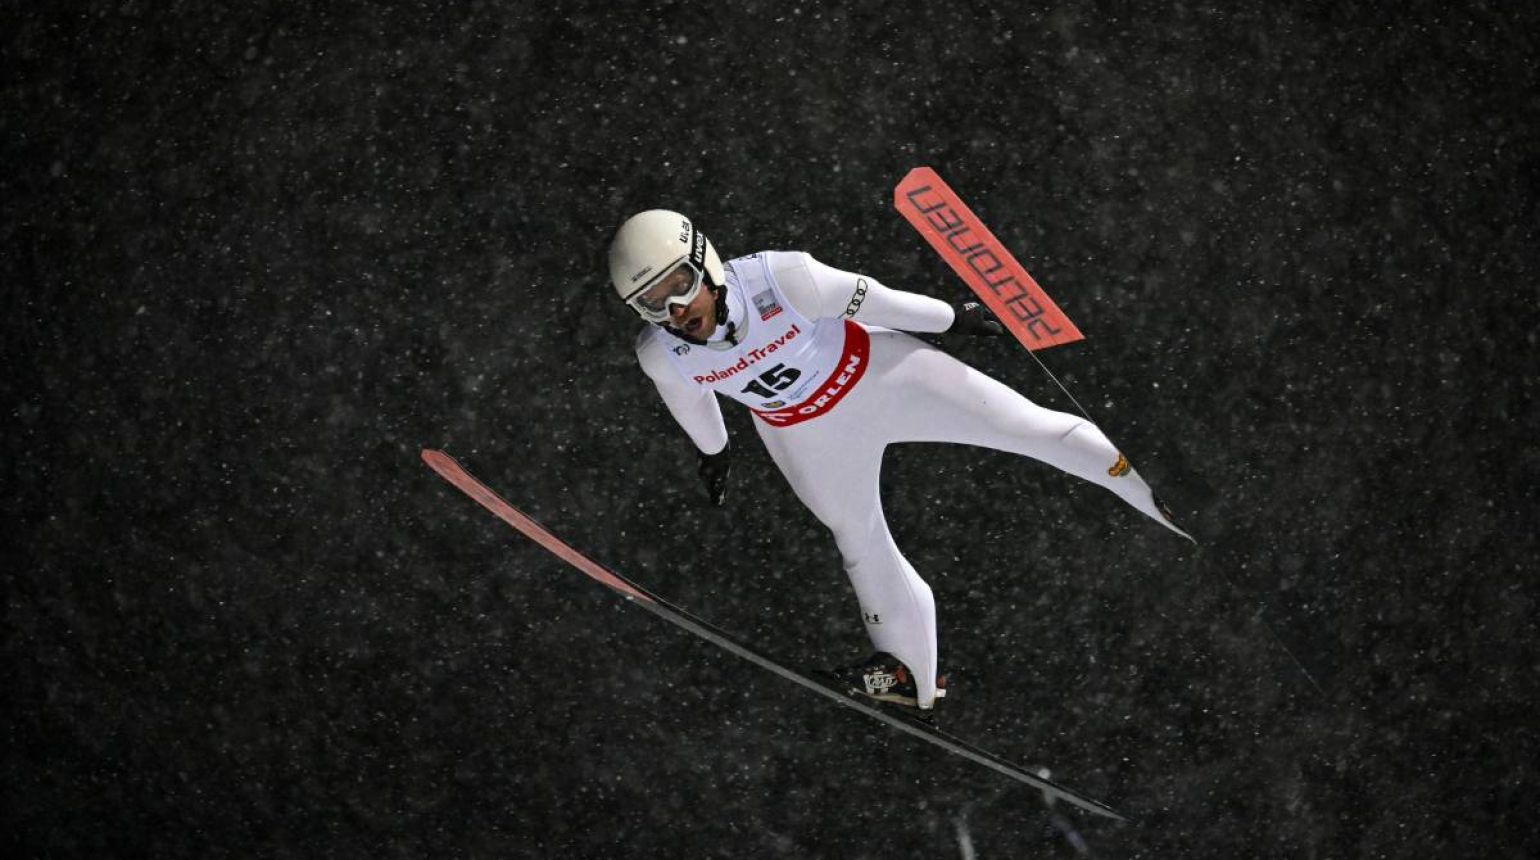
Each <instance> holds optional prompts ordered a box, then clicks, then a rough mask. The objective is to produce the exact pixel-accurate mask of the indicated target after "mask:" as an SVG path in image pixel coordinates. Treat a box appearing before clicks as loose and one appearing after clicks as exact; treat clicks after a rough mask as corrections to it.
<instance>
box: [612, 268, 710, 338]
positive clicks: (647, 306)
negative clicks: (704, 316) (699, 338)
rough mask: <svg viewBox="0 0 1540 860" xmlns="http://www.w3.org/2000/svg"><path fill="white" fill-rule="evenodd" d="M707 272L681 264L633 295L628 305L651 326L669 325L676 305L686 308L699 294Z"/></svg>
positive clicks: (627, 302) (627, 301)
mask: <svg viewBox="0 0 1540 860" xmlns="http://www.w3.org/2000/svg"><path fill="white" fill-rule="evenodd" d="M705 277H706V272H705V270H704V269H702V268H701V267H700V266H697V265H695V264H694V263H691V262H690V261H689V260H680V261H679V262H678V263H676V264H674V265H673V266H671V267H670V268H669V269H668V270H666V271H665V272H664V273H663V274H662V275H661V276H659V277H657V278H653V279H652V280H650V281H648V282H647V284H646V285H645V286H643V287H642V288H641V289H639V290H637V291H636V292H634V293H632V294H631V297H630V298H629V299H626V304H628V305H630V306H631V309H632V310H634V311H636V313H637V315H639V316H640V317H641V318H642V319H644V320H647V321H648V322H655V323H663V322H668V321H669V319H670V318H671V317H672V314H671V313H670V311H671V310H672V308H673V306H674V305H687V304H689V303H690V302H692V301H695V297H696V296H697V295H699V294H700V288H701V284H702V283H703V282H704V281H705Z"/></svg>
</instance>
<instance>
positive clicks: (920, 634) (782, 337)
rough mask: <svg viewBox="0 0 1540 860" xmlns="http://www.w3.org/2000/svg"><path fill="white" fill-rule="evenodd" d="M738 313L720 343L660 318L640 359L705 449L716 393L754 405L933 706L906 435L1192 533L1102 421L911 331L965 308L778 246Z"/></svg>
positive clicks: (740, 270)
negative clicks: (1030, 467)
mask: <svg viewBox="0 0 1540 860" xmlns="http://www.w3.org/2000/svg"><path fill="white" fill-rule="evenodd" d="M726 280H727V308H728V319H729V320H731V321H732V322H733V324H734V326H735V328H736V334H737V340H738V342H737V344H732V343H729V342H728V341H727V340H726V328H727V327H726V325H725V321H722V320H719V321H718V326H717V329H716V331H714V332H713V334H712V337H711V338H710V339H708V342H707V344H706V345H704V346H701V345H691V344H688V343H686V342H684V341H683V340H680V339H678V338H675V337H673V336H672V335H670V334H668V333H667V332H665V331H663V330H662V329H660V328H658V327H656V326H649V327H648V328H647V329H646V330H645V331H643V332H642V334H641V336H640V337H639V338H638V340H637V358H638V360H639V361H640V362H641V365H642V369H643V370H644V371H645V372H646V373H647V375H648V376H649V377H650V378H651V379H652V380H653V382H654V384H655V385H656V386H657V389H658V393H659V394H660V395H661V396H662V398H663V402H664V403H665V404H666V405H667V406H668V409H669V412H670V413H672V414H673V416H674V419H675V420H676V421H678V423H679V425H680V426H681V427H682V428H684V430H685V432H686V433H687V434H689V436H690V438H691V439H692V440H693V441H694V442H695V444H696V446H697V447H698V448H700V450H701V451H703V452H705V453H707V454H713V453H717V452H720V451H721V450H722V449H723V448H725V447H726V445H727V430H726V426H725V425H724V423H723V421H722V413H721V410H720V408H719V406H718V404H717V399H716V397H715V396H714V395H715V394H722V395H726V396H728V397H731V398H733V399H734V400H738V401H739V402H741V403H743V404H745V405H746V406H748V407H749V409H750V410H752V411H753V412H754V414H755V417H756V420H755V422H754V426H755V429H756V430H757V431H758V432H759V436H760V438H761V439H762V440H763V441H764V443H765V448H766V449H767V450H768V451H769V452H770V457H771V459H772V460H774V461H775V464H776V466H778V467H779V468H780V470H781V473H782V474H784V475H785V476H786V480H787V481H788V482H789V483H790V484H791V487H792V490H793V491H794V492H795V493H796V494H797V498H799V499H800V500H801V501H802V503H803V504H805V505H807V507H808V509H809V510H811V511H812V512H813V515H814V516H816V517H817V518H818V519H819V521H820V522H822V523H823V524H824V525H825V526H827V527H828V529H829V530H830V531H831V532H833V534H834V540H835V542H836V544H837V545H838V547H839V551H840V555H841V557H842V559H843V561H844V566H845V573H846V574H847V575H848V576H849V578H850V583H851V585H852V586H853V587H854V588H855V592H856V599H857V601H858V603H859V605H860V610H861V617H862V620H863V622H864V624H865V625H866V631H867V634H868V636H870V638H871V641H872V644H873V645H874V646H875V647H876V648H877V649H878V650H880V651H886V652H888V653H890V654H892V655H893V656H895V657H897V658H898V659H899V660H902V661H903V662H904V664H905V665H907V666H908V667H909V669H910V670H911V671H912V672H913V673H914V678H915V683H916V685H917V691H918V694H919V703H920V706H921V707H930V706H931V704H932V703H933V701H934V699H935V693H936V687H935V680H936V671H937V647H936V606H935V600H934V598H933V597H932V595H931V590H930V586H928V585H926V583H925V581H924V580H923V579H921V578H920V576H919V574H917V573H916V572H915V570H914V568H913V567H911V566H910V564H909V562H908V560H907V559H905V558H904V556H903V553H901V552H900V551H899V549H898V546H897V545H896V544H895V543H894V542H893V535H892V534H891V532H890V531H889V530H888V523H887V520H886V518H885V517H884V516H883V512H882V500H881V498H880V495H879V490H878V484H879V478H880V475H881V471H882V456H883V451H884V450H885V449H886V448H887V446H888V445H890V444H893V443H895V442H953V443H961V444H967V445H979V446H982V447H986V448H993V449H996V450H1000V451H1009V452H1012V453H1015V454H1021V455H1024V456H1027V457H1032V458H1034V459H1037V460H1041V461H1043V462H1045V463H1048V464H1049V465H1051V466H1054V467H1056V468H1058V469H1061V470H1063V471H1065V472H1068V473H1070V474H1072V475H1075V476H1077V477H1080V478H1084V479H1085V480H1088V481H1091V482H1093V483H1096V484H1099V485H1101V486H1103V487H1106V488H1107V489H1109V490H1111V491H1112V492H1114V493H1116V494H1117V495H1118V496H1119V497H1121V498H1122V499H1123V500H1124V501H1126V502H1128V503H1129V504H1130V505H1133V506H1134V507H1135V508H1137V509H1139V510H1140V511H1141V512H1143V513H1144V514H1146V515H1148V516H1149V517H1151V518H1152V519H1154V520H1156V521H1157V522H1159V523H1161V524H1162V525H1165V526H1167V527H1168V528H1171V529H1172V530H1173V531H1178V533H1180V531H1179V530H1177V529H1176V528H1175V527H1174V526H1172V525H1170V524H1169V523H1168V522H1167V521H1166V520H1165V518H1164V517H1163V516H1162V515H1161V514H1160V512H1159V508H1158V507H1157V505H1156V503H1155V500H1154V496H1153V494H1152V492H1151V490H1150V487H1149V485H1147V484H1146V483H1145V482H1144V480H1143V479H1142V478H1140V477H1139V475H1138V473H1137V471H1135V470H1134V469H1132V468H1130V467H1129V465H1128V462H1127V460H1125V459H1124V458H1123V457H1122V456H1121V455H1120V454H1119V453H1118V450H1117V448H1116V447H1114V446H1113V444H1112V442H1110V441H1109V440H1108V439H1107V437H1106V436H1105V435H1103V434H1102V432H1101V431H1100V430H1099V429H1097V428H1096V426H1095V425H1094V424H1092V423H1091V422H1089V421H1086V420H1085V419H1083V418H1079V417H1077V416H1074V415H1069V414H1066V413H1063V412H1055V411H1053V410H1050V409H1045V408H1043V407H1041V406H1038V405H1037V404H1035V403H1033V402H1031V401H1030V400H1028V399H1027V398H1025V397H1023V396H1022V395H1020V394H1018V393H1017V392H1015V391H1013V390H1011V389H1010V388H1007V387H1006V386H1005V385H1003V384H1001V383H999V382H997V381H995V380H994V379H992V378H990V377H988V376H986V375H984V374H983V373H981V372H979V371H977V370H975V369H973V368H972V367H969V366H968V365H966V364H964V363H962V362H961V361H958V360H957V359H955V358H953V357H952V356H950V355H948V354H947V353H945V352H942V351H941V350H940V349H937V348H935V347H933V346H930V345H929V344H926V343H924V342H923V341H920V340H919V339H917V338H915V337H912V336H910V335H908V334H905V333H904V331H895V330H894V329H903V330H907V331H917V332H942V331H945V330H946V329H948V328H949V327H951V325H952V321H953V312H952V308H951V307H950V306H949V305H947V304H946V303H945V302H942V301H939V300H937V299H932V298H928V297H926V296H920V295H916V294H913V293H905V292H901V291H898V290H893V289H889V288H888V287H885V286H883V285H882V284H880V283H878V282H877V281H875V280H873V279H872V278H869V277H866V276H864V275H858V274H853V273H851V272H844V271H840V270H838V269H834V268H831V267H829V266H825V265H824V264H822V263H820V262H818V261H817V260H814V259H813V258H812V257H811V256H809V255H808V254H804V253H799V252H779V251H767V252H763V253H759V254H754V255H752V256H748V257H740V258H738V259H736V260H732V261H730V262H728V263H727V264H726Z"/></svg>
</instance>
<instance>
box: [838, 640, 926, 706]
mask: <svg viewBox="0 0 1540 860" xmlns="http://www.w3.org/2000/svg"><path fill="white" fill-rule="evenodd" d="M832 674H833V675H834V677H835V678H836V679H838V681H839V683H840V684H842V685H844V686H845V688H846V689H848V690H849V691H850V692H851V693H854V694H857V695H862V696H866V697H867V698H869V699H874V700H876V701H879V702H888V703H890V704H894V705H903V706H905V707H909V708H916V709H919V710H930V709H929V708H919V704H920V703H919V691H918V690H917V689H915V685H914V675H913V673H911V672H910V671H909V667H908V666H905V665H904V664H903V663H902V662H901V661H900V660H899V659H898V658H897V657H894V656H893V655H892V654H889V653H888V652H886V651H878V652H877V653H875V654H873V655H872V656H870V657H868V658H866V659H865V660H862V661H861V662H859V663H852V664H850V665H848V666H840V667H839V668H837V669H834V670H833V672H832ZM945 685H946V678H945V677H944V676H938V677H937V678H936V699H937V700H940V699H942V698H944V697H945V696H946V686H945ZM932 707H934V704H932Z"/></svg>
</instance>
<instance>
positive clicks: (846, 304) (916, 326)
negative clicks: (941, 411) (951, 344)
mask: <svg viewBox="0 0 1540 860" xmlns="http://www.w3.org/2000/svg"><path fill="white" fill-rule="evenodd" d="M770 268H771V271H772V272H774V274H775V280H776V283H778V284H780V285H781V289H782V290H784V291H785V293H786V299H787V300H788V301H790V302H791V304H792V306H793V307H795V308H796V309H797V311H798V312H799V313H801V314H802V315H803V316H807V317H813V318H815V319H821V318H839V317H844V318H847V319H854V320H857V321H859V322H863V323H867V324H869V325H876V326H882V327H883V328H893V329H899V330H901V331H919V332H943V331H946V330H947V329H949V328H951V327H952V306H951V305H949V304H947V303H946V302H943V301H941V300H940V299H933V298H931V297H929V296H922V295H919V294H918V293H906V292H903V291H902V290H895V289H891V288H889V287H885V286H883V285H882V284H881V283H879V282H878V281H877V279H876V278H871V277H868V276H866V275H858V274H855V273H854V272H846V271H843V270H841V269H836V268H834V267H832V266H825V265H824V264H823V263H820V262H818V261H817V260H815V259H813V256H812V255H811V254H803V253H778V254H775V255H774V257H772V258H771V261H770Z"/></svg>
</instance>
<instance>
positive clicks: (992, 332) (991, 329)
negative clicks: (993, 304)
mask: <svg viewBox="0 0 1540 860" xmlns="http://www.w3.org/2000/svg"><path fill="white" fill-rule="evenodd" d="M952 314H953V316H954V317H955V319H953V320H952V327H951V328H949V329H947V330H946V333H947V334H963V335H970V336H974V337H999V336H1000V335H1002V334H1005V326H1003V325H1000V321H999V320H997V319H995V317H994V315H993V314H991V313H990V312H989V309H988V308H986V307H984V306H983V305H981V304H979V303H978V302H963V303H962V304H960V305H952Z"/></svg>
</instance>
